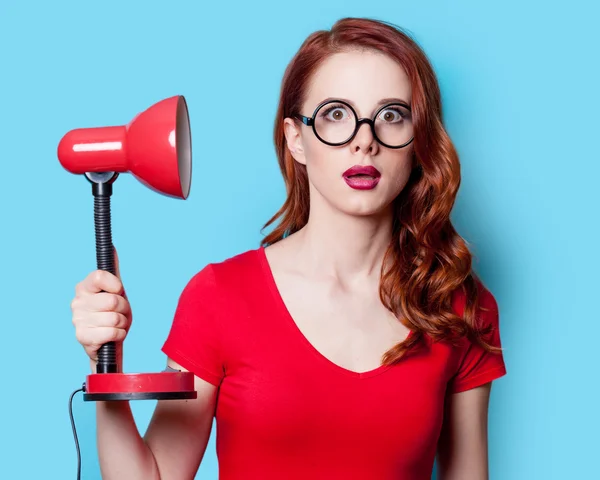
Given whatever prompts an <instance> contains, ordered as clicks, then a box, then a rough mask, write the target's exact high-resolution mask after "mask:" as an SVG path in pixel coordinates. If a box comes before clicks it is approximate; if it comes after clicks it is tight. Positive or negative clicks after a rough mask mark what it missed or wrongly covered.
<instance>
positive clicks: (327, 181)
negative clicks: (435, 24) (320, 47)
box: [285, 51, 412, 216]
mask: <svg viewBox="0 0 600 480" xmlns="http://www.w3.org/2000/svg"><path fill="white" fill-rule="evenodd" d="M326 99H336V100H344V101H346V102H348V103H349V104H350V105H351V106H352V107H353V108H354V111H355V112H356V118H364V117H366V118H370V119H372V118H373V116H374V115H375V113H376V112H377V111H378V110H379V109H380V107H382V106H384V105H386V104H389V103H391V102H392V99H394V100H395V101H397V102H401V103H404V104H406V105H407V106H410V104H411V84H410V81H409V79H408V77H407V75H406V73H405V72H404V70H403V69H402V67H400V66H399V65H398V64H397V63H396V62H395V61H394V60H392V59H391V58H390V57H388V56H387V55H384V54H381V53H377V52H371V51H349V52H344V53H337V54H334V55H332V56H330V57H328V58H327V60H325V61H324V62H323V63H322V64H321V66H320V67H319V68H318V70H317V71H316V72H315V74H314V75H313V77H312V79H311V82H310V84H309V86H308V90H307V96H306V101H305V102H304V105H303V106H302V110H301V111H300V112H299V113H300V114H301V115H304V116H307V117H312V116H313V113H314V111H315V108H316V107H317V106H318V105H320V104H321V103H322V102H323V101H325V100H326ZM407 113H408V117H406V114H407ZM377 118H378V120H377V125H378V126H377V131H378V132H381V135H380V136H381V137H382V138H381V139H382V141H383V142H384V143H387V144H388V145H391V144H392V141H394V140H396V139H402V138H403V135H405V134H406V132H407V130H406V129H411V125H412V120H411V118H410V113H409V112H408V110H407V109H405V108H403V107H402V106H391V107H390V108H389V109H386V110H383V111H381V112H380V113H379V114H378V115H377ZM315 122H316V123H317V131H318V132H320V135H319V136H321V137H322V138H324V137H327V138H325V139H326V140H329V141H330V143H339V141H341V140H345V139H346V138H347V135H346V132H348V131H350V132H351V131H352V128H351V126H352V125H353V120H352V113H351V111H350V109H348V108H347V107H345V106H344V105H342V104H330V105H329V106H328V107H327V108H324V109H321V111H320V112H319V113H318V114H317V118H315ZM403 129H404V130H403ZM321 132H322V134H321ZM403 132H404V133H403ZM285 134H286V139H287V144H288V148H289V149H290V151H291V152H292V156H293V157H294V159H295V160H296V161H297V162H299V163H302V164H304V165H306V169H307V173H308V178H309V183H310V185H311V196H312V195H318V196H320V197H321V198H322V199H323V200H325V201H326V202H328V203H329V204H330V205H331V206H333V207H334V208H335V209H337V210H340V211H343V212H345V213H347V214H350V215H360V216H363V215H374V214H377V213H381V212H382V211H384V210H385V209H386V208H387V207H388V206H389V205H390V204H391V203H392V201H393V200H394V199H395V198H396V197H397V196H398V194H399V193H400V192H401V191H402V189H403V188H404V186H405V185H406V182H407V181H408V178H409V176H410V173H411V166H412V143H410V144H409V145H407V146H405V147H403V148H399V149H392V148H388V147H386V146H383V145H382V144H380V143H379V142H377V140H375V138H374V136H373V134H372V131H371V128H370V126H369V125H368V124H362V125H361V126H360V129H359V130H358V132H357V133H356V135H355V136H354V138H353V139H352V140H351V141H350V142H348V143H346V144H345V145H342V146H330V145H327V144H325V143H323V142H322V141H320V140H319V138H317V136H316V135H315V133H314V132H313V129H312V127H310V126H306V125H303V124H300V125H299V124H298V123H296V122H294V121H293V120H292V119H290V118H287V119H285ZM342 137H343V138H342ZM401 143H404V142H401ZM396 144H397V143H395V144H394V145H396ZM354 166H361V167H367V166H370V167H374V168H375V169H377V172H376V171H370V172H369V171H367V174H366V175H362V176H361V175H358V176H357V175H352V173H353V172H352V171H350V172H349V171H348V170H349V169H350V168H352V167H354ZM313 200H314V199H313ZM311 203H312V205H313V206H314V205H315V203H314V202H312V201H311Z"/></svg>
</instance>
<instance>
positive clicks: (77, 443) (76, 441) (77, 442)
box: [69, 383, 85, 480]
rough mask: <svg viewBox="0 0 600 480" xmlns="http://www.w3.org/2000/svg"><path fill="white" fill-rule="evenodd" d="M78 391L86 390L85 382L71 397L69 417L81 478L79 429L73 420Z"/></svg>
mask: <svg viewBox="0 0 600 480" xmlns="http://www.w3.org/2000/svg"><path fill="white" fill-rule="evenodd" d="M77 392H85V383H84V384H83V386H82V387H81V388H78V389H77V390H75V391H74V392H73V393H72V394H71V397H70V398H69V417H70V418H71V427H72V428H73V436H74V437H75V448H76V449H77V480H80V479H81V454H80V453H79V441H78V440H77V430H75V421H74V420H73V397H74V396H75V394H76V393H77Z"/></svg>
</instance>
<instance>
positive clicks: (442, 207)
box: [261, 18, 501, 364]
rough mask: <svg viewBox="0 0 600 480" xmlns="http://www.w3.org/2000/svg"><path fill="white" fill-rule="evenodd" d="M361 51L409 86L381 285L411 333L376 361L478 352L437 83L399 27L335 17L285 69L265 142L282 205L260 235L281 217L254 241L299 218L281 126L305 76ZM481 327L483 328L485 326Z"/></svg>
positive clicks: (296, 103) (300, 196)
mask: <svg viewBox="0 0 600 480" xmlns="http://www.w3.org/2000/svg"><path fill="white" fill-rule="evenodd" d="M355 49H369V50H375V51H378V52H383V53H385V54H387V55H389V56H390V57H391V58H393V59H395V60H396V61H397V62H398V63H399V64H400V65H401V66H402V68H403V69H404V70H405V72H406V73H407V75H408V77H409V79H410V81H411V84H412V102H411V103H412V104H411V108H412V118H413V122H414V129H415V134H414V135H415V138H414V141H413V152H414V167H413V171H412V173H411V176H410V179H409V181H408V183H407V185H406V186H405V188H404V189H403V191H402V192H401V193H400V194H399V195H398V197H397V198H396V199H395V200H394V228H393V233H392V239H391V242H390V245H389V247H388V249H387V251H386V254H385V258H384V262H383V267H382V271H381V281H380V297H381V300H382V302H383V304H384V305H385V306H386V307H387V308H388V309H389V310H390V311H392V312H393V313H394V314H395V315H396V317H397V318H398V319H399V320H400V321H402V323H403V324H404V325H406V327H407V328H409V329H410V330H412V331H413V334H412V335H410V336H409V337H408V338H407V339H406V340H405V341H403V342H401V343H399V344H398V345H396V346H394V347H393V348H392V349H390V350H389V351H387V352H386V353H385V354H384V355H383V358H382V363H384V364H394V363H396V362H398V361H399V360H400V358H401V357H403V356H404V355H405V354H406V353H407V352H408V351H409V350H411V349H413V347H416V346H417V345H418V344H419V343H420V342H422V340H423V338H424V336H425V334H428V335H429V337H430V338H431V339H432V340H434V341H439V340H449V341H451V342H452V343H456V342H457V341H458V339H459V338H464V337H467V338H469V339H470V340H471V341H473V342H475V343H478V344H479V345H481V346H482V347H483V348H485V349H486V350H487V351H500V350H501V348H498V347H494V346H492V345H490V344H488V343H487V342H486V341H485V340H484V337H485V335H486V334H487V333H489V329H486V328H484V327H482V326H480V325H478V322H477V318H476V317H477V310H478V308H481V309H482V310H485V309H484V308H483V307H482V306H481V305H479V303H480V301H479V300H480V295H481V291H482V288H484V287H483V285H482V284H481V282H480V280H479V279H478V278H477V277H476V275H475V274H474V272H473V271H472V268H471V264H472V255H471V253H470V251H469V248H468V247H467V244H466V242H465V240H463V239H462V238H461V237H460V236H459V235H458V234H457V232H456V230H455V229H454V227H453V226H452V223H451V221H450V212H451V210H452V208H453V205H454V202H455V198H456V195H457V192H458V189H459V186H460V178H461V176H460V163H459V159H458V155H457V153H456V150H455V148H454V146H453V144H452V142H451V140H450V138H449V136H448V134H447V132H446V130H445V128H444V125H443V123H442V105H441V95H440V89H439V85H438V82H437V79H436V76H435V73H434V70H433V68H432V66H431V64H430V62H429V60H428V58H427V57H426V55H425V53H424V52H423V51H422V49H421V48H420V47H419V46H418V44H417V43H416V42H415V41H414V40H413V39H412V38H411V37H410V36H409V35H408V34H407V33H405V32H404V31H403V30H402V29H400V28H399V27H397V26H395V25H392V24H389V23H386V22H382V21H378V20H373V19H358V18H344V19H341V20H339V21H337V22H336V23H335V24H334V25H333V27H332V28H331V30H320V31H317V32H315V33H313V34H311V35H310V36H309V37H308V38H307V39H306V40H305V41H304V43H303V44H302V46H301V47H300V49H299V51H298V52H297V53H296V55H295V56H294V58H293V59H292V61H291V62H290V64H289V65H288V67H287V69H286V71H285V74H284V77H283V81H282V85H281V94H280V100H279V106H278V110H277V117H276V120H275V130H274V140H275V148H276V152H277V157H278V160H279V166H280V168H281V172H282V174H283V178H284V181H285V184H286V189H287V199H286V200H285V202H284V204H283V206H282V207H281V208H280V209H279V211H278V212H277V213H276V214H275V215H274V216H273V217H272V218H271V219H270V220H269V221H268V222H267V223H266V224H265V225H264V227H263V228H266V227H268V226H269V225H271V224H273V223H274V222H275V221H276V220H277V219H279V218H280V219H281V221H280V222H279V224H278V225H277V227H276V228H274V229H273V231H272V232H271V233H270V234H268V235H267V236H266V237H265V238H264V239H263V240H262V242H261V245H262V246H267V245H270V244H273V243H275V242H277V241H279V240H281V239H283V238H284V237H285V236H287V235H289V234H292V233H294V232H296V231H298V230H300V229H301V228H302V227H303V226H304V225H306V223H307V221H308V214H309V186H308V176H307V173H306V167H305V166H304V165H302V164H300V163H298V162H296V161H294V159H293V158H292V156H291V154H290V152H289V150H288V147H287V144H286V140H285V135H284V129H283V120H284V119H285V118H286V117H292V115H293V114H294V113H298V112H300V109H301V106H302V104H303V103H304V100H305V93H306V88H307V85H308V83H309V80H310V78H311V76H312V75H313V73H314V72H315V71H316V70H317V69H318V67H319V65H320V64H321V62H323V61H324V60H325V59H326V58H327V57H328V56H329V55H332V54H335V53H337V52H342V51H348V50H355ZM457 292H462V294H464V296H465V308H464V311H463V315H462V317H461V316H459V315H458V314H457V312H456V311H455V309H454V308H453V303H452V300H453V295H454V294H456V293H457ZM488 327H489V326H488Z"/></svg>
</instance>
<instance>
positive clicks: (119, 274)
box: [113, 245, 127, 298]
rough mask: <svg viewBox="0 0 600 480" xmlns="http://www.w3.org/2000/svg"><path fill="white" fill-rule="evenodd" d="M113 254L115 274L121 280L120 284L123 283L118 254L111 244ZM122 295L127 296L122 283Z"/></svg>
mask: <svg viewBox="0 0 600 480" xmlns="http://www.w3.org/2000/svg"><path fill="white" fill-rule="evenodd" d="M113 254H114V260H115V275H116V276H117V278H118V279H119V280H121V284H123V279H122V278H121V269H120V268H119V254H118V253H117V249H116V247H115V246H114V245H113ZM123 296H124V297H125V298H127V293H126V292H125V286H124V285H123Z"/></svg>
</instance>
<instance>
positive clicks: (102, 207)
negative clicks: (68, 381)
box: [58, 96, 197, 401]
mask: <svg viewBox="0 0 600 480" xmlns="http://www.w3.org/2000/svg"><path fill="white" fill-rule="evenodd" d="M58 159H59V161H60V163H61V165H62V166H63V167H64V168H65V169H66V170H68V171H69V172H71V173H74V174H84V175H85V177H86V178H87V180H88V181H89V182H90V183H91V184H92V194H93V195H94V223H95V228H96V261H97V265H98V269H99V270H106V271H109V272H111V273H112V274H113V275H114V274H116V270H115V265H114V251H113V244H112V231H111V220H110V197H111V195H112V190H113V183H114V182H115V180H116V179H117V177H118V176H119V174H120V173H131V174H132V175H133V176H134V177H136V178H137V179H138V180H139V181H141V182H142V183H143V184H144V185H146V186H147V187H149V188H151V189H152V190H154V191H156V192H158V193H161V194H163V195H166V196H170V197H174V198H180V199H183V200H185V199H186V198H187V197H188V195H189V192H190V184H191V177H192V148H191V131H190V122H189V116H188V109H187V104H186V101H185V98H184V97H183V96H174V97H171V98H167V99H165V100H162V101H160V102H158V103H156V104H154V105H153V106H151V107H150V108H148V109H147V110H145V111H144V112H142V113H140V114H138V115H137V116H136V117H135V118H134V119H133V120H132V121H131V122H130V123H129V124H128V125H125V126H116V127H96V128H80V129H75V130H71V131H70V132H68V133H67V134H66V135H65V136H64V137H63V138H62V139H61V141H60V143H59V145H58ZM83 391H84V400H86V401H99V400H168V399H173V400H177V399H192V398H196V397H197V393H196V391H195V390H194V374H193V373H191V372H157V373H122V372H119V371H118V365H117V358H116V348H115V343H114V342H109V343H106V344H104V345H102V346H101V347H100V350H99V351H98V363H97V367H96V373H94V374H90V375H88V376H87V379H86V383H85V384H84V386H83Z"/></svg>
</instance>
